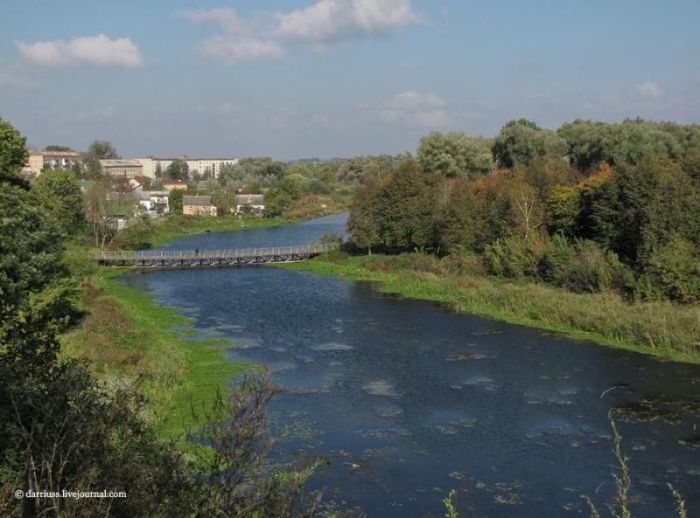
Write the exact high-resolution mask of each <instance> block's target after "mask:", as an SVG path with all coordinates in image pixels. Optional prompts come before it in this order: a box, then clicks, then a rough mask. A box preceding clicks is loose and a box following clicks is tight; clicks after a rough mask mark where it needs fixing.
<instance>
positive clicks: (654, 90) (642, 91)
mask: <svg viewBox="0 0 700 518" xmlns="http://www.w3.org/2000/svg"><path fill="white" fill-rule="evenodd" d="M635 90H637V93H638V94H639V95H640V96H642V97H644V98H647V99H657V98H659V97H661V96H662V95H663V94H664V91H663V90H662V89H661V87H660V86H659V85H657V84H656V83H652V82H651V81H647V82H646V83H640V84H638V85H635Z"/></svg>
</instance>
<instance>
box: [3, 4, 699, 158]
mask: <svg viewBox="0 0 700 518" xmlns="http://www.w3.org/2000/svg"><path fill="white" fill-rule="evenodd" d="M1 14H2V16H0V117H3V118H5V119H7V120H9V121H10V122H11V123H12V124H14V125H15V126H16V127H17V128H19V129H20V130H21V131H22V132H23V133H24V134H25V135H26V136H27V137H28V141H29V143H30V145H33V146H37V147H39V146H45V145H47V144H65V145H70V146H73V147H74V148H77V149H84V148H86V147H87V145H88V144H89V143H90V142H91V141H92V140H94V139H105V140H109V141H111V142H112V143H113V144H114V145H115V146H116V147H117V149H118V150H119V151H120V152H121V154H122V155H125V156H137V155H151V154H155V155H177V154H183V153H184V154H187V155H190V156H197V155H227V156H252V155H267V156H272V157H275V158H279V159H292V158H302V157H322V158H329V157H336V156H340V157H347V156H352V155H357V154H370V153H398V152H402V151H412V150H414V149H415V146H416V143H417V141H418V139H419V138H420V136H421V135H423V134H425V133H427V132H428V131H430V130H455V129H457V130H463V131H466V132H467V133H470V134H474V135H477V134H482V135H493V134H495V133H497V132H498V130H499V128H500V127H501V126H502V125H503V123H504V122H506V121H507V120H509V119H513V118H518V117H528V118H531V119H533V120H535V121H536V122H538V123H539V124H541V125H543V126H546V127H552V128H555V127H557V126H558V125H559V124H560V123H561V122H563V121H567V120H572V119H574V118H587V119H597V120H608V121H613V120H620V119H623V118H625V117H636V116H641V117H646V118H652V119H657V120H674V121H678V122H700V31H698V30H697V27H696V26H697V22H698V20H700V2H698V1H697V0H668V1H666V2H660V1H656V0H614V1H613V0H527V1H523V0H276V1H274V2H259V1H258V2H256V1H253V0H239V1H234V0H218V1H216V0H213V1H212V0H205V1H202V0H198V1H196V2H195V1H185V0H148V1H145V0H119V1H106V0H104V1H103V0H61V1H58V0H33V1H31V2H30V1H27V0H2V12H1Z"/></svg>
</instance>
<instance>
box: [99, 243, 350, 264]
mask: <svg viewBox="0 0 700 518" xmlns="http://www.w3.org/2000/svg"><path fill="white" fill-rule="evenodd" d="M337 249H338V246H337V245H335V244H332V245H330V244H312V245H304V246H288V247H267V248H247V249H233V250H145V251H116V252H107V251H96V252H94V253H93V254H92V258H93V259H94V260H96V261H97V262H98V263H99V264H102V265H107V266H122V267H132V268H197V267H207V266H208V267H212V266H242V265H246V264H265V263H282V262H293V261H301V260H304V259H309V258H311V257H315V256H317V255H320V254H323V253H325V252H330V251H332V250H337Z"/></svg>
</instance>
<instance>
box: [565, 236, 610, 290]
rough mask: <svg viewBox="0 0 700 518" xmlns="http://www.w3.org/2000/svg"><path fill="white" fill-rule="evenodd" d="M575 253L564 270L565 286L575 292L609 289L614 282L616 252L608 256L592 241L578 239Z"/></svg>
mask: <svg viewBox="0 0 700 518" xmlns="http://www.w3.org/2000/svg"><path fill="white" fill-rule="evenodd" d="M574 252H575V253H574V255H573V257H572V258H571V263H570V264H569V267H568V268H567V269H566V270H565V272H564V278H563V279H561V280H560V281H563V286H564V287H565V288H567V289H569V290H571V291H575V292H579V293H581V292H589V293H594V292H598V291H603V290H606V289H609V288H610V287H611V286H612V284H613V276H614V267H613V265H612V264H611V263H612V262H614V259H613V257H614V254H613V255H612V256H608V255H606V254H605V252H603V250H601V248H600V247H599V246H598V245H597V244H595V243H593V242H592V241H578V242H577V243H576V244H575V245H574Z"/></svg>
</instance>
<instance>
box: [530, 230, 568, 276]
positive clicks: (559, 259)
mask: <svg viewBox="0 0 700 518" xmlns="http://www.w3.org/2000/svg"><path fill="white" fill-rule="evenodd" d="M573 255H574V250H573V247H572V246H571V245H570V244H569V242H568V241H567V240H566V238H565V237H564V236H562V235H561V234H557V235H555V236H554V237H553V238H552V240H551V241H550V243H549V246H548V247H547V250H546V251H545V253H544V255H543V256H542V259H541V260H540V264H539V265H538V270H539V276H540V278H541V279H542V280H543V281H545V282H550V283H552V284H558V285H561V280H562V279H564V278H565V277H566V272H567V270H568V268H569V266H570V265H571V259H572V258H573Z"/></svg>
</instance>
